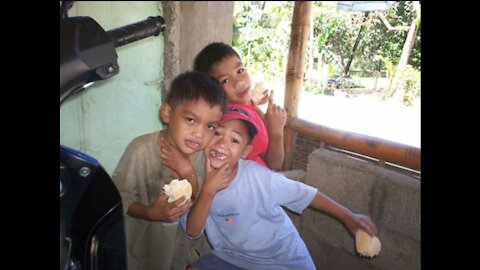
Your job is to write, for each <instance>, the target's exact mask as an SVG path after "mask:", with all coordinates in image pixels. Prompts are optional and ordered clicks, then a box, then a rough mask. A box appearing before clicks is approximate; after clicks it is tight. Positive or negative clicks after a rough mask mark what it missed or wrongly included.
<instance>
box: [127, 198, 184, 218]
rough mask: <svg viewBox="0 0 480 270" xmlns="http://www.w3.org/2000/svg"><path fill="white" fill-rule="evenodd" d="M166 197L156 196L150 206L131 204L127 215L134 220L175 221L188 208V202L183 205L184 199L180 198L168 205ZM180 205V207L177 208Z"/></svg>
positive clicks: (137, 203)
mask: <svg viewBox="0 0 480 270" xmlns="http://www.w3.org/2000/svg"><path fill="white" fill-rule="evenodd" d="M167 200H168V196H167V195H165V194H162V195H160V196H158V198H157V199H156V200H155V202H154V203H153V204H151V205H148V206H146V205H143V204H141V203H139V202H133V203H132V204H130V205H129V206H128V210H127V214H128V215H130V216H132V217H134V218H141V219H145V220H151V221H175V220H176V219H177V218H179V217H180V216H181V215H182V214H183V213H185V212H186V211H187V210H188V208H189V207H190V205H191V204H190V202H189V201H188V202H186V203H184V204H182V203H183V201H184V200H185V198H184V197H183V196H182V197H181V198H179V199H177V200H175V201H173V202H171V203H169V202H168V201H167ZM179 205H180V206H179Z"/></svg>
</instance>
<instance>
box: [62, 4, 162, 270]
mask: <svg viewBox="0 0 480 270" xmlns="http://www.w3.org/2000/svg"><path fill="white" fill-rule="evenodd" d="M74 2H75V1H63V2H62V3H61V6H60V106H61V105H62V103H63V102H64V101H65V100H66V99H68V98H71V97H72V96H74V95H76V94H78V93H80V92H83V91H84V90H86V89H87V88H88V87H90V86H91V85H92V84H94V83H95V82H96V81H99V80H105V79H108V78H111V77H112V76H115V75H117V74H119V72H120V68H119V65H118V63H117V58H118V56H117V53H116V50H115V48H117V47H120V46H123V45H126V44H129V43H132V42H135V41H137V40H141V39H144V38H147V37H150V36H158V35H159V34H160V33H161V32H163V31H164V30H165V20H164V19H163V18H162V17H161V16H155V17H153V16H150V17H148V18H147V19H145V20H143V21H139V22H136V23H132V24H129V25H125V26H122V27H119V28H116V29H113V30H109V31H105V30H104V29H103V28H102V27H101V26H100V25H99V24H98V23H97V22H96V21H95V20H94V19H92V18H91V17H88V16H77V17H69V16H68V10H69V9H70V8H71V7H72V6H73V4H74ZM126 260H127V259H126V245H125V226H124V220H123V205H122V201H121V197H120V193H119V192H118V190H117V188H116V187H115V185H114V183H113V181H112V179H111V178H110V176H109V175H108V173H107V172H106V171H105V169H104V168H103V167H102V165H101V164H100V162H99V161H98V160H96V159H95V158H93V157H91V156H89V155H87V154H85V153H82V152H80V151H78V150H75V149H72V148H70V147H67V146H65V145H62V144H60V270H74V269H99V270H114V269H115V270H118V269H126V268H127V267H126V265H127V263H126Z"/></svg>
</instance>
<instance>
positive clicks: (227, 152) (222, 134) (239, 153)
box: [203, 119, 252, 169]
mask: <svg viewBox="0 0 480 270" xmlns="http://www.w3.org/2000/svg"><path fill="white" fill-rule="evenodd" d="M248 140H249V137H248V130H247V125H246V123H245V122H244V121H243V120H238V119H234V120H229V121H226V122H224V123H223V124H221V125H220V126H219V127H218V128H217V130H216V132H215V135H214V136H213V139H212V140H211V141H210V143H209V144H208V145H207V147H205V149H204V150H203V151H204V154H205V157H206V158H208V159H209V160H210V166H212V167H213V168H215V169H218V168H220V167H221V166H222V165H223V164H225V163H229V164H232V165H236V164H237V162H238V160H239V159H240V158H246V157H247V155H248V154H249V153H250V151H251V150H252V145H251V144H248Z"/></svg>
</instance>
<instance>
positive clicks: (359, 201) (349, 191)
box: [294, 149, 421, 270]
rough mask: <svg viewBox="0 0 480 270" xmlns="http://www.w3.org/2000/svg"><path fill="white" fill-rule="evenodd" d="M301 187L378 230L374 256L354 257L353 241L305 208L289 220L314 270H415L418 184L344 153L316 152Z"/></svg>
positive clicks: (417, 259)
mask: <svg viewBox="0 0 480 270" xmlns="http://www.w3.org/2000/svg"><path fill="white" fill-rule="evenodd" d="M305 183H306V184H309V185H311V186H314V187H317V188H318V189H319V191H321V192H323V193H324V194H326V195H328V196H329V197H331V198H332V199H334V200H336V201H337V202H339V203H341V204H342V205H344V206H346V207H348V208H349V209H351V210H352V211H354V212H357V213H362V214H366V215H368V216H370V217H371V218H372V220H373V222H375V224H376V226H377V229H378V231H379V235H378V236H379V239H380V241H381V243H382V250H381V252H380V255H379V256H378V257H375V258H373V259H364V258H361V257H359V256H358V255H356V254H355V242H354V238H353V237H352V236H350V235H349V234H348V232H347V231H346V230H345V228H344V227H343V225H342V224H340V223H339V222H338V221H336V220H335V219H333V218H331V217H329V216H327V215H324V214H321V213H318V212H316V211H314V210H311V209H307V210H305V211H304V213H303V215H302V216H301V219H300V220H298V219H299V217H294V221H295V220H296V221H297V222H296V223H295V224H297V226H298V228H299V231H300V234H301V235H302V238H303V239H304V241H305V243H306V244H307V247H308V249H309V251H310V253H311V255H312V257H313V259H314V261H315V264H316V266H317V268H318V269H342V270H348V269H352V270H353V269H355V270H362V269H389V270H392V269H393V270H395V269H399V270H400V269H402V270H403V269H420V261H421V253H420V198H421V196H420V181H419V180H417V179H415V178H412V177H409V176H405V175H402V174H399V173H397V172H394V171H390V170H387V169H384V168H381V167H378V166H376V165H372V164H370V163H368V162H366V161H363V160H358V159H355V158H352V157H349V156H347V155H345V154H340V153H337V152H333V151H329V150H326V149H317V150H315V151H313V152H312V154H311V155H310V156H309V158H308V166H307V172H306V176H305Z"/></svg>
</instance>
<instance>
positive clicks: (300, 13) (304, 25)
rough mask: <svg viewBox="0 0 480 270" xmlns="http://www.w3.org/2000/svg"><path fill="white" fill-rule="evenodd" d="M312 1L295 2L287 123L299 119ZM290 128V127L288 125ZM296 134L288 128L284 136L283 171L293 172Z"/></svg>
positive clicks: (288, 80)
mask: <svg viewBox="0 0 480 270" xmlns="http://www.w3.org/2000/svg"><path fill="white" fill-rule="evenodd" d="M312 4H313V2H312V1H295V6H294V9H293V18H292V28H291V30H290V48H289V51H288V63H287V75H286V83H285V103H284V107H285V109H286V110H287V123H288V121H290V119H293V118H296V117H297V112H298V110H297V108H298V102H299V100H300V93H301V92H302V85H303V74H304V71H305V52H306V50H307V42H308V35H309V33H310V20H311V14H312V12H311V11H312ZM287 126H288V125H287ZM296 135H297V134H296V132H295V131H293V130H292V129H290V128H288V127H286V128H285V134H284V146H285V162H284V166H283V169H284V170H291V168H292V162H293V150H294V146H295V139H296Z"/></svg>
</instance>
